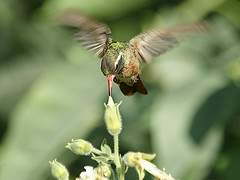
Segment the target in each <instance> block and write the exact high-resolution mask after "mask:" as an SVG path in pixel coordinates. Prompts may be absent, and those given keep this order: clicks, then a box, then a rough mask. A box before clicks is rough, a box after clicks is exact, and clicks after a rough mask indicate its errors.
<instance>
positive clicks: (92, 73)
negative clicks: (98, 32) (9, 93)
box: [0, 49, 104, 180]
mask: <svg viewBox="0 0 240 180" xmlns="http://www.w3.org/2000/svg"><path fill="white" fill-rule="evenodd" d="M76 52H78V49H76ZM73 54H74V53H73ZM75 54H76V55H77V56H74V58H81V54H77V53H75ZM98 82H99V83H98ZM103 84H104V81H103V77H102V75H101V73H100V71H99V69H98V64H97V62H96V61H94V60H91V59H90V57H89V56H88V58H86V59H83V60H82V61H81V62H79V66H73V65H70V64H68V63H56V64H55V65H54V67H49V70H48V71H47V72H46V73H45V74H43V75H42V76H41V78H39V80H38V81H37V82H36V83H34V85H33V87H32V88H31V90H30V91H29V92H28V93H27V94H26V96H25V97H24V98H23V100H22V101H21V102H20V103H19V104H18V107H17V109H16V111H15V113H14V114H13V116H12V119H11V125H10V127H9V131H8V135H7V137H6V139H5V143H4V146H3V147H4V148H3V149H1V150H2V151H1V156H0V163H1V169H0V179H18V180H32V179H34V180H42V179H44V178H43V177H44V176H43V175H44V173H45V172H46V171H47V172H49V167H48V161H49V160H51V159H53V158H55V157H58V156H59V155H61V154H62V153H63V152H64V151H66V149H65V148H64V146H65V145H66V142H68V141H69V140H70V139H72V138H74V137H79V138H83V137H85V136H86V135H87V134H88V133H89V132H90V131H91V130H92V129H93V128H94V127H95V126H96V123H97V122H98V120H100V119H102V117H101V115H102V113H101V111H102V109H103V106H102V102H101V103H99V101H100V100H102V92H103V90H104V88H103ZM13 171H14V173H13Z"/></svg>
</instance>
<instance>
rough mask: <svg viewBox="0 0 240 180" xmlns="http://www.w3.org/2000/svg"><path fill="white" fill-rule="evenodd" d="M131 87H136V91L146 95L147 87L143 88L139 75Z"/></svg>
mask: <svg viewBox="0 0 240 180" xmlns="http://www.w3.org/2000/svg"><path fill="white" fill-rule="evenodd" d="M133 87H134V88H135V89H136V91H137V92H139V93H141V94H144V95H147V94H148V92H147V89H146V88H145V86H144V84H143V82H142V80H141V79H140V77H138V80H137V82H136V83H134V84H133Z"/></svg>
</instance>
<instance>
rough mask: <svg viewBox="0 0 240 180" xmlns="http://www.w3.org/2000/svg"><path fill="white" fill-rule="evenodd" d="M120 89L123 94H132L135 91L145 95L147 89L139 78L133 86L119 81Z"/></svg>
mask: <svg viewBox="0 0 240 180" xmlns="http://www.w3.org/2000/svg"><path fill="white" fill-rule="evenodd" d="M119 87H120V90H121V91H122V93H123V94H124V95H125V96H132V95H133V94H135V93H136V92H139V93H140V94H143V95H147V94H148V92H147V89H146V88H145V86H144V84H143V82H142V81H141V79H140V78H138V80H137V81H136V82H135V83H134V84H133V86H129V85H127V84H126V83H124V82H121V83H119Z"/></svg>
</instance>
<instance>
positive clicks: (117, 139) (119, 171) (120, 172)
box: [113, 135, 124, 180]
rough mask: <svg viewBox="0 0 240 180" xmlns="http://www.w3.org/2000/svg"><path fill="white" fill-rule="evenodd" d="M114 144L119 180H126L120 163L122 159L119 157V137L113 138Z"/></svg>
mask: <svg viewBox="0 0 240 180" xmlns="http://www.w3.org/2000/svg"><path fill="white" fill-rule="evenodd" d="M113 143H114V162H115V165H116V171H117V175H118V179H119V180H124V174H123V171H122V166H121V163H120V157H119V138H118V135H114V136H113Z"/></svg>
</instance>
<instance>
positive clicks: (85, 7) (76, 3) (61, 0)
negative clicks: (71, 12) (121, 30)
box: [42, 0, 150, 18]
mask: <svg viewBox="0 0 240 180" xmlns="http://www.w3.org/2000/svg"><path fill="white" fill-rule="evenodd" d="M148 3H150V2H148V1H147V0H132V1H129V0H104V1H99V0H91V1H89V0H52V1H49V2H48V3H46V5H45V7H44V8H43V11H42V13H43V16H44V15H45V16H46V15H47V17H48V18H49V16H50V17H54V16H55V15H56V14H58V13H59V12H61V11H64V10H66V9H78V10H79V11H81V12H84V13H87V14H91V15H95V16H97V17H110V16H119V15H123V14H125V13H127V12H130V11H132V10H134V9H138V8H140V7H143V6H146V5H147V4H148ZM123 4H124V6H122V5H123Z"/></svg>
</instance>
